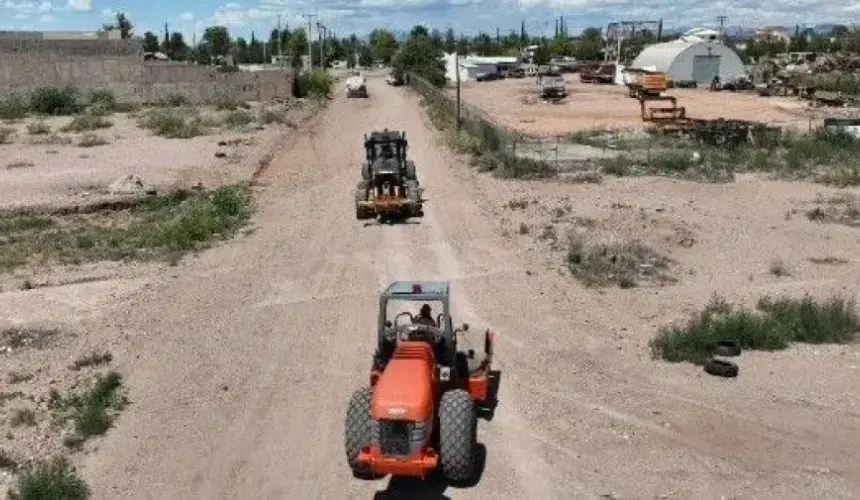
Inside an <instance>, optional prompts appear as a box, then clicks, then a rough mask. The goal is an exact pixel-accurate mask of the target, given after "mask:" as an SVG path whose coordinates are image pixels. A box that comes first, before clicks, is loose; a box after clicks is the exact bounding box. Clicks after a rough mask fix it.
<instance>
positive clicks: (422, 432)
mask: <svg viewBox="0 0 860 500" xmlns="http://www.w3.org/2000/svg"><path fill="white" fill-rule="evenodd" d="M426 437H427V422H413V423H412V430H411V431H410V436H409V438H410V441H413V442H417V441H424V438H426Z"/></svg>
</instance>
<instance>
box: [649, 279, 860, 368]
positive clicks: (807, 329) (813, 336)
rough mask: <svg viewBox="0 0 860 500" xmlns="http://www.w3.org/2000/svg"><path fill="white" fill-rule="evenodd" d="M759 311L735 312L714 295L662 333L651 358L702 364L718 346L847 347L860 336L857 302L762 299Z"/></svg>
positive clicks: (654, 341) (757, 347)
mask: <svg viewBox="0 0 860 500" xmlns="http://www.w3.org/2000/svg"><path fill="white" fill-rule="evenodd" d="M756 309H757V310H755V311H749V310H743V309H734V308H733V307H731V306H730V305H729V304H727V303H726V302H725V300H724V299H722V298H720V297H716V296H715V297H714V298H712V299H711V303H709V304H708V305H707V306H706V307H705V309H704V310H703V311H701V312H699V313H697V314H696V315H694V316H693V317H692V318H690V319H689V320H688V321H687V323H686V324H684V325H683V326H670V327H665V328H662V329H661V330H660V331H659V332H658V334H657V336H656V337H655V338H654V339H653V340H651V343H650V346H651V353H652V356H653V357H655V358H662V359H664V360H666V361H669V362H673V363H674V362H681V361H690V362H692V363H695V364H702V363H704V362H705V361H706V360H707V359H708V357H709V356H710V350H711V348H712V346H713V345H714V344H715V343H716V342H718V341H726V340H729V341H734V342H737V343H738V344H739V345H740V346H741V347H742V348H744V349H759V350H766V351H775V350H781V349H785V348H787V347H788V346H789V345H791V344H792V343H793V342H805V343H814V344H823V343H847V342H851V341H853V340H855V339H856V338H857V335H858V332H860V317H858V315H857V312H856V310H855V307H854V301H853V300H846V299H843V298H840V297H833V298H831V299H829V300H826V301H821V302H817V301H815V300H814V299H813V298H812V297H810V296H808V295H807V296H805V297H803V298H802V299H791V298H779V299H772V298H770V297H763V298H761V299H760V300H759V301H758V304H757V307H756Z"/></svg>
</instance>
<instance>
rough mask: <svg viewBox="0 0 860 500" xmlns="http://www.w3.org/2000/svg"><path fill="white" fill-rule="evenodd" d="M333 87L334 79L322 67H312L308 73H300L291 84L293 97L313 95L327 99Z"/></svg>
mask: <svg viewBox="0 0 860 500" xmlns="http://www.w3.org/2000/svg"><path fill="white" fill-rule="evenodd" d="M333 88H334V79H333V78H332V76H331V74H329V72H328V71H326V70H324V69H318V68H317V69H313V70H311V72H310V73H302V74H300V75H299V76H298V77H297V78H296V79H295V83H294V85H293V96H294V97H313V98H316V99H328V98H330V97H331V92H332V89H333Z"/></svg>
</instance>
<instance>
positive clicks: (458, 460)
mask: <svg viewBox="0 0 860 500" xmlns="http://www.w3.org/2000/svg"><path fill="white" fill-rule="evenodd" d="M477 433H478V414H477V412H476V410H475V403H474V402H473V401H472V397H471V396H470V395H469V393H468V392H466V391H464V390H462V389H456V390H453V391H448V392H446V393H445V394H443V395H442V401H441V402H440V404H439V455H440V457H439V458H440V461H441V462H442V473H443V474H444V475H445V478H446V479H447V480H449V481H451V482H463V481H467V480H469V479H471V478H472V477H473V476H474V474H475V451H476V448H477V437H478V434H477Z"/></svg>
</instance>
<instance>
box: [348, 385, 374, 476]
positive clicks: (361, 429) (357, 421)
mask: <svg viewBox="0 0 860 500" xmlns="http://www.w3.org/2000/svg"><path fill="white" fill-rule="evenodd" d="M372 394H373V393H372V392H371V390H370V388H369V387H365V388H362V389H359V390H357V391H355V392H354V393H353V394H352V397H351V398H350V400H349V408H348V409H347V410H346V435H345V438H346V440H345V443H346V445H345V448H346V461H347V463H349V467H350V468H351V469H352V470H353V472H354V473H356V474H362V475H364V474H368V473H369V472H370V471H369V470H367V469H366V468H364V467H362V466H361V465H359V463H358V453H359V452H360V451H361V449H362V448H364V447H365V446H370V441H371V432H372V431H371V427H370V399H371V397H372Z"/></svg>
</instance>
